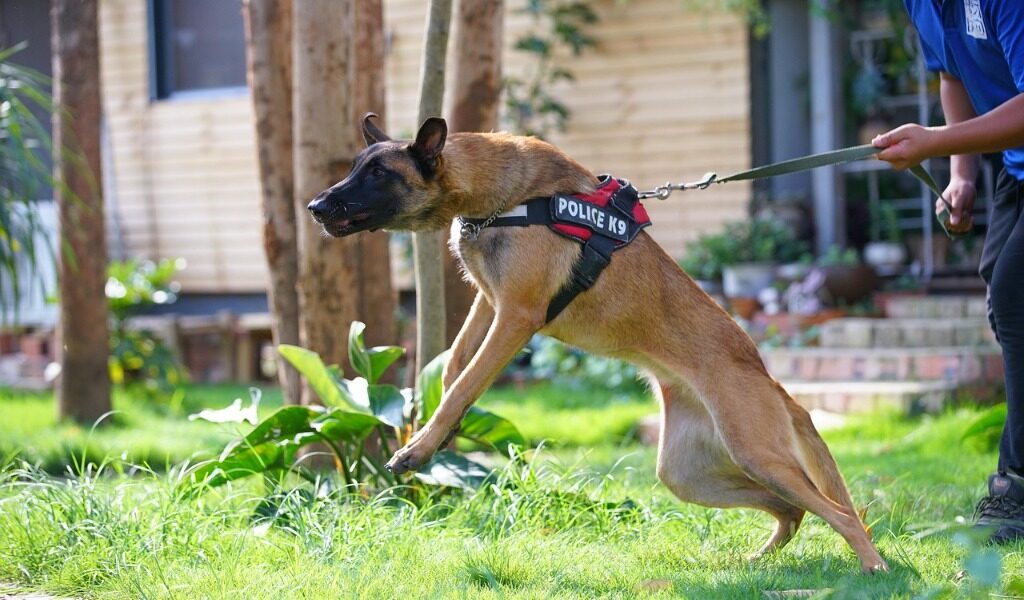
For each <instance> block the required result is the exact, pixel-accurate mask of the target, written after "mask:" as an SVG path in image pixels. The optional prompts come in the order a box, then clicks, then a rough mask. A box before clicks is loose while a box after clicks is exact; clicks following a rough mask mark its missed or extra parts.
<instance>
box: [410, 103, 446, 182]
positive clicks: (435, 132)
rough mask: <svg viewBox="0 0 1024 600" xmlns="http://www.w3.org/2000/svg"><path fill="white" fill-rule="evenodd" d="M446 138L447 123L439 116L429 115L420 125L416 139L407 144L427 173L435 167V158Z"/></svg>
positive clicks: (438, 154)
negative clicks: (409, 144)
mask: <svg viewBox="0 0 1024 600" xmlns="http://www.w3.org/2000/svg"><path fill="white" fill-rule="evenodd" d="M447 138H448V124H447V123H445V121H444V119H442V118H440V117H430V118H429V119H427V120H426V121H424V122H423V125H421V126H420V130H419V133H417V134H416V141H415V142H413V143H412V145H411V146H409V150H411V151H412V154H413V156H414V157H416V160H418V161H419V162H420V164H421V165H422V166H423V168H424V169H425V170H426V171H427V172H428V173H433V172H434V170H435V169H436V168H437V159H438V157H439V156H441V150H443V149H444V141H445V140H446V139H447Z"/></svg>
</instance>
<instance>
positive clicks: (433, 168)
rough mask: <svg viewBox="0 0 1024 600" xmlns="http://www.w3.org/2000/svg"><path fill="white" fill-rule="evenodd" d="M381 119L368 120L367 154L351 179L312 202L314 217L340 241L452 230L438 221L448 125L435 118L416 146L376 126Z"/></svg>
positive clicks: (365, 129) (362, 155) (358, 161)
mask: <svg viewBox="0 0 1024 600" xmlns="http://www.w3.org/2000/svg"><path fill="white" fill-rule="evenodd" d="M376 117H377V115H375V114H373V113H368V114H367V115H366V116H365V117H363V138H365V139H366V149H364V150H363V151H362V152H360V153H359V154H358V155H357V156H356V159H355V162H354V163H353V164H352V171H351V172H350V173H349V174H348V176H347V177H345V179H343V180H342V181H341V182H339V183H336V184H334V185H333V186H331V187H330V188H328V189H326V190H324V191H323V192H320V194H319V195H318V196H317V197H316V198H315V199H314V200H313V201H312V202H310V203H309V206H308V207H307V208H308V209H309V212H310V214H312V215H313V218H314V219H316V221H317V222H318V223H320V224H321V225H323V228H324V231H326V232H327V233H328V234H330V235H332V236H334V237H343V236H346V235H350V234H353V233H356V232H359V231H365V230H371V231H375V230H377V229H381V228H384V227H386V228H388V229H407V230H413V231H416V230H425V229H437V228H442V227H444V226H446V225H447V223H443V222H441V223H438V222H436V221H438V218H437V213H438V212H439V209H440V202H441V201H442V197H443V194H442V193H441V190H440V187H441V184H440V181H439V179H440V177H439V175H440V173H441V170H442V168H443V160H442V157H441V150H443V149H444V143H445V139H446V138H447V137H448V125H447V124H446V123H445V121H444V119H440V118H436V117H431V118H429V119H427V120H426V121H424V123H423V125H422V126H421V127H420V130H419V133H417V134H416V140H415V141H412V142H409V141H395V140H392V139H391V138H390V137H388V136H387V135H386V134H385V133H384V132H383V131H381V130H380V129H379V128H378V127H377V126H376V125H375V124H374V123H373V119H375V118H376Z"/></svg>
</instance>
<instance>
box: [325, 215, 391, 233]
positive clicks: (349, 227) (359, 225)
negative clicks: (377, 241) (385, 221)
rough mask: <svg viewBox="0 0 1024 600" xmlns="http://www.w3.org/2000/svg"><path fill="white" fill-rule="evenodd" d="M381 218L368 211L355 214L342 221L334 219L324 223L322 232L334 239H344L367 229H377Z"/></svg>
mask: <svg viewBox="0 0 1024 600" xmlns="http://www.w3.org/2000/svg"><path fill="white" fill-rule="evenodd" d="M380 221H382V219H381V218H379V217H376V218H375V215H373V214H372V213H370V212H369V211H367V212H361V213H356V214H354V215H352V216H350V217H346V218H344V219H336V220H334V221H329V222H326V223H324V231H326V232H327V233H328V234H330V235H332V236H334V237H344V236H346V235H351V234H353V233H356V232H359V231H365V230H367V229H379V228H380V225H381V224H380Z"/></svg>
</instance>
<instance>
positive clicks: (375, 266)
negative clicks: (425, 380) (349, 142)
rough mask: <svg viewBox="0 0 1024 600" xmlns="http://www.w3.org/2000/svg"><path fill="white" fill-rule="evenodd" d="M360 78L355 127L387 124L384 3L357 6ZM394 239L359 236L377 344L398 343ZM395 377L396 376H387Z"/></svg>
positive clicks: (367, 0) (368, 316)
mask: <svg viewBox="0 0 1024 600" xmlns="http://www.w3.org/2000/svg"><path fill="white" fill-rule="evenodd" d="M353 41H354V49H353V56H354V59H355V75H354V81H353V85H352V96H353V98H352V104H353V106H354V110H353V111H352V114H353V118H352V120H351V123H353V125H351V127H352V128H353V129H355V128H356V127H357V125H356V124H359V123H362V122H363V115H364V114H366V113H368V112H375V113H377V114H378V115H380V118H381V121H382V122H383V119H384V116H385V115H384V103H385V91H384V90H385V88H384V11H383V7H382V6H381V0H358V2H356V5H355V35H354V38H353ZM390 239H391V236H390V235H389V234H388V233H387V232H386V231H377V232H374V233H370V232H366V233H361V234H359V235H357V236H356V242H357V243H358V245H359V250H358V254H359V257H360V258H359V261H358V262H357V264H356V269H357V275H356V277H357V278H358V281H359V288H360V292H361V293H360V298H359V299H360V305H359V314H360V315H361V316H362V319H363V321H364V322H365V323H366V341H367V343H368V344H371V345H379V344H388V345H393V344H395V343H397V341H398V340H397V333H396V328H395V307H396V305H397V298H396V296H395V291H394V288H393V287H392V285H391V251H390V247H389V244H390ZM387 376H388V377H390V378H394V377H395V376H396V375H395V373H394V372H393V371H391V372H389V373H388V374H387Z"/></svg>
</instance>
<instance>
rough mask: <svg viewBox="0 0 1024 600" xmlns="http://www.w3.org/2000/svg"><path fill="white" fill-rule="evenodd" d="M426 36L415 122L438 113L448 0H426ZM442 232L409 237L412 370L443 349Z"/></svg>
mask: <svg viewBox="0 0 1024 600" xmlns="http://www.w3.org/2000/svg"><path fill="white" fill-rule="evenodd" d="M427 15H428V16H427V35H426V40H425V42H424V49H423V68H422V71H421V72H420V107H419V123H417V125H419V124H420V123H423V121H425V120H426V119H427V117H436V116H439V115H440V114H441V106H442V104H443V101H444V67H445V57H446V55H447V53H448V30H449V27H450V26H451V18H452V2H451V0H430V6H429V9H428V13H427ZM445 235H446V234H445V232H443V231H437V232H429V233H415V234H413V236H412V246H413V255H414V256H413V260H414V262H415V266H416V371H417V372H419V371H422V370H423V367H424V365H426V364H427V363H428V362H430V361H431V360H432V359H433V358H434V357H435V356H437V355H438V354H440V353H442V352H444V349H445V306H444V262H443V258H442V257H443V255H444V253H445V252H446V250H445V248H444V240H445Z"/></svg>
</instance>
